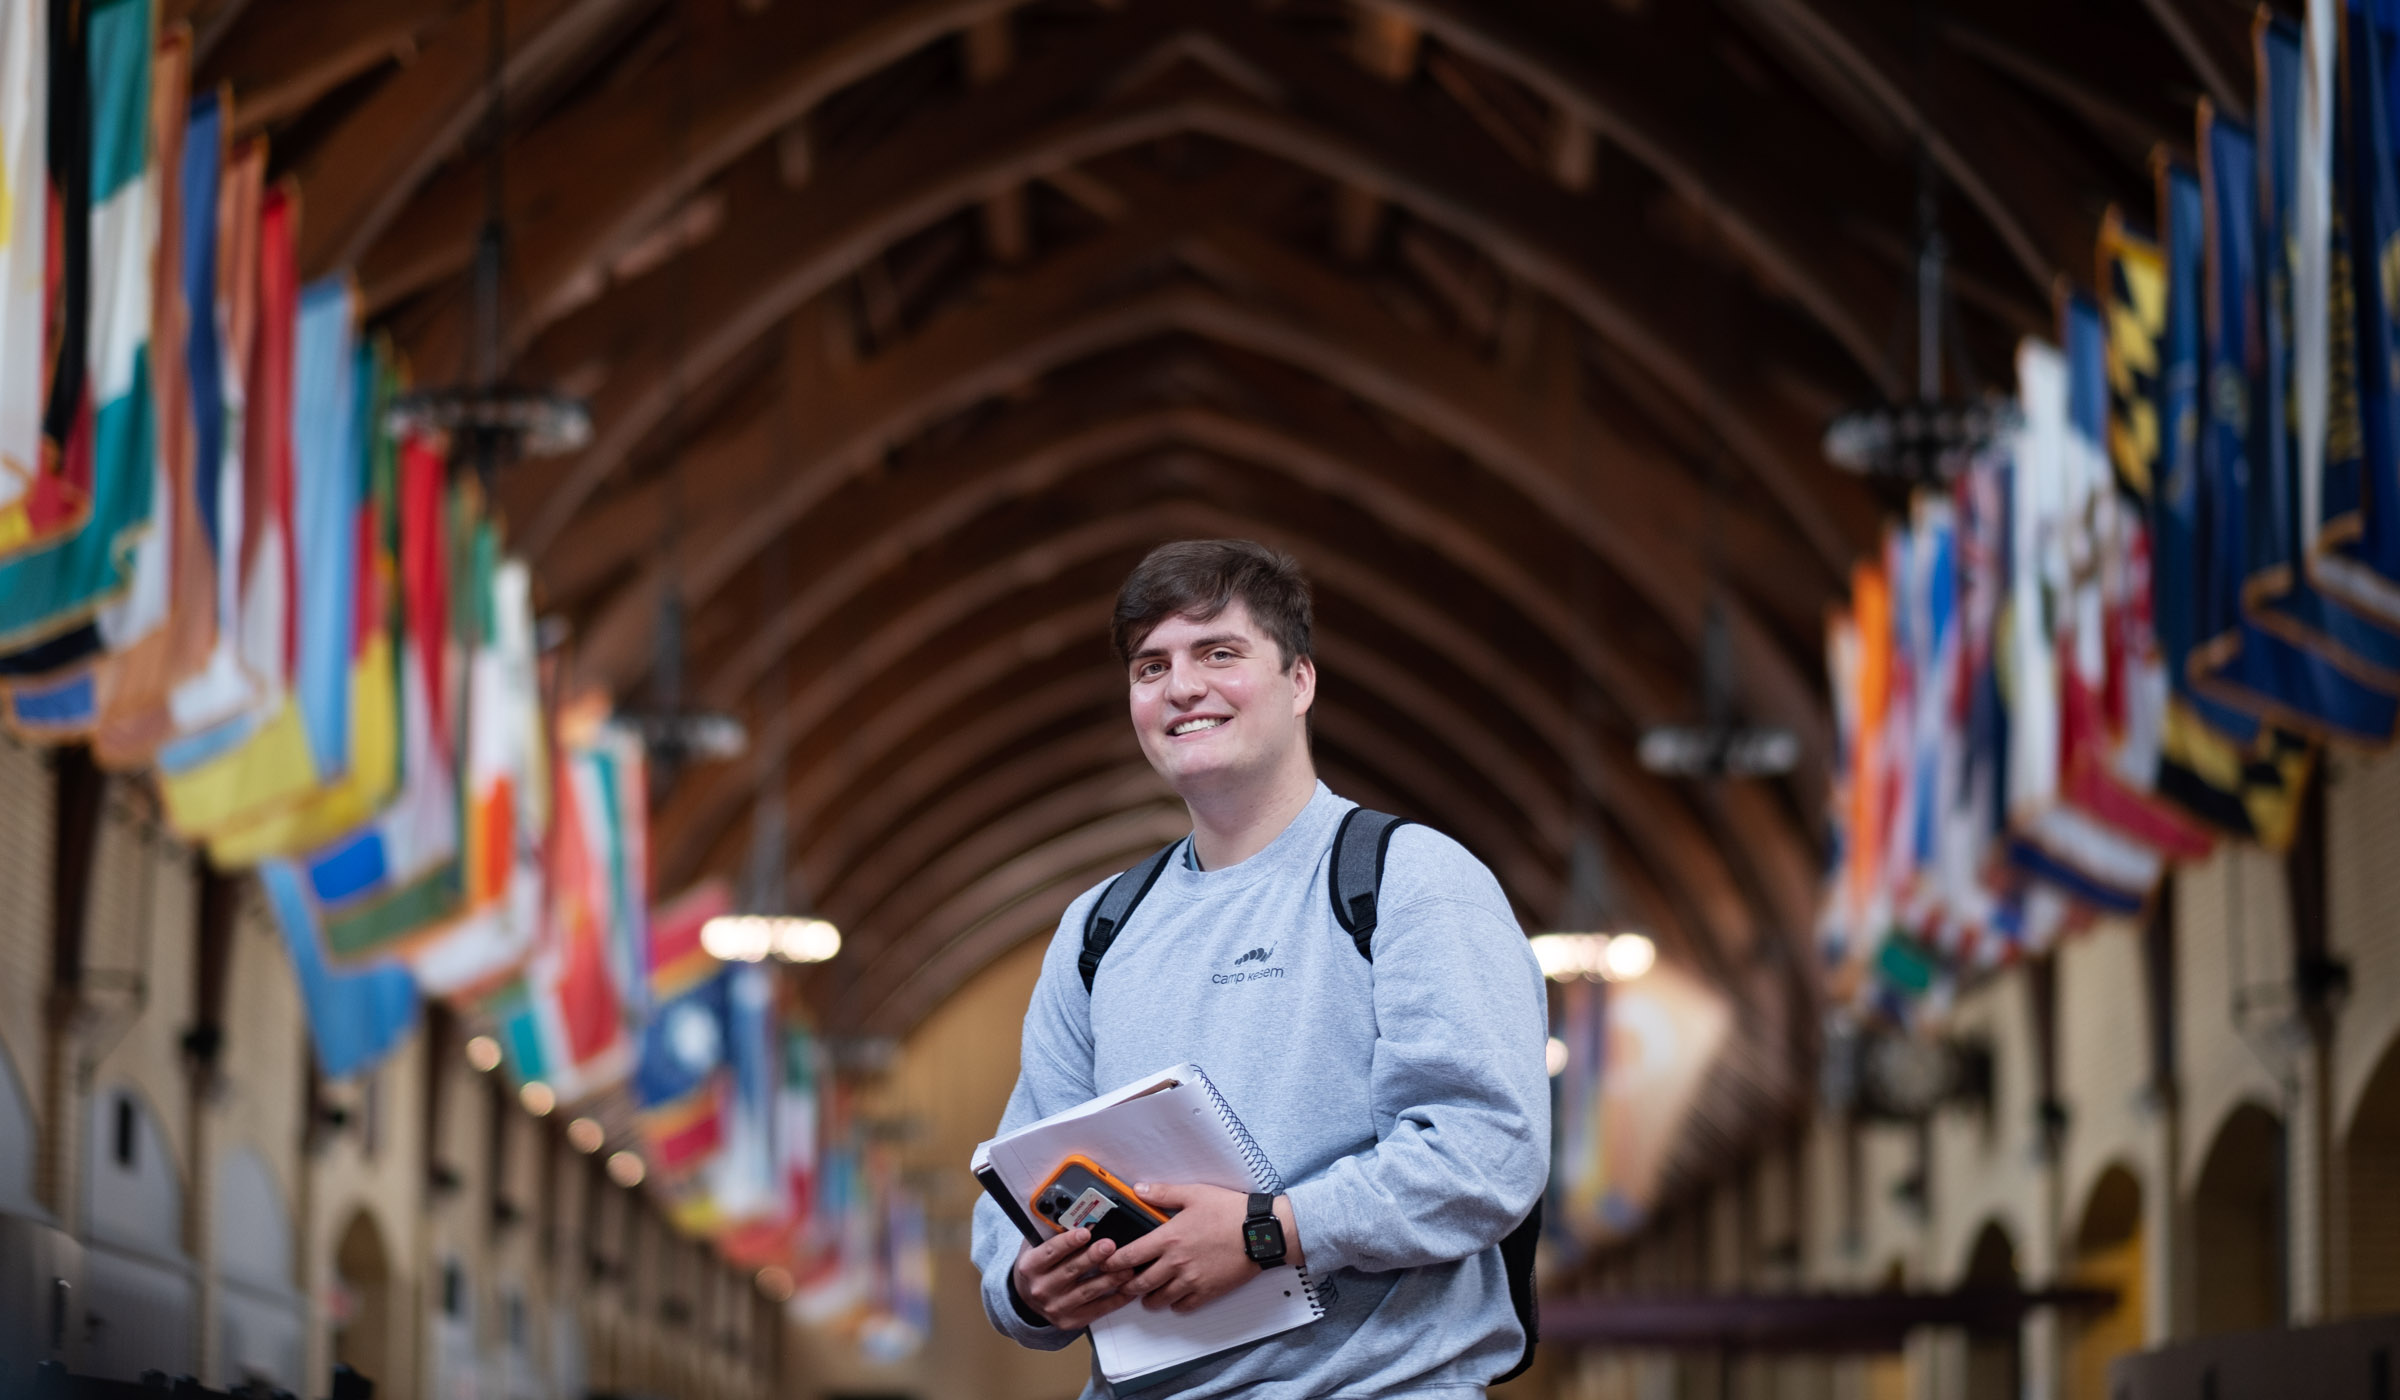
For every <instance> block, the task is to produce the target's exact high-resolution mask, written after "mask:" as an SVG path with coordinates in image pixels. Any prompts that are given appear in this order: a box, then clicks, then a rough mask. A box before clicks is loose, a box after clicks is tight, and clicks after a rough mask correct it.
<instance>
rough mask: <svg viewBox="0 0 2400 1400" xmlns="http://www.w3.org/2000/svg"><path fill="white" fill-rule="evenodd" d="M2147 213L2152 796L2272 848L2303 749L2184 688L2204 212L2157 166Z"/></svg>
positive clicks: (2199, 413)
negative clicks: (2159, 271) (2155, 333)
mask: <svg viewBox="0 0 2400 1400" xmlns="http://www.w3.org/2000/svg"><path fill="white" fill-rule="evenodd" d="M2159 215H2160V217H2159V223H2160V227H2161V228H2163V229H2164V230H2165V233H2166V248H2165V254H2166V256H2165V275H2166V293H2167V294H2166V317H2165V322H2164V325H2163V328H2162V333H2161V338H2160V350H2159V357H2160V369H2159V375H2158V388H2157V393H2158V399H2159V410H2158V422H2159V430H2160V440H2159V446H2160V458H2159V462H2158V465H2157V467H2156V468H2155V469H2154V471H2153V473H2152V475H2153V490H2152V491H2151V492H2150V494H2149V496H2148V520H2149V524H2150V531H2151V535H2150V538H2151V550H2150V572H2151V587H2150V600H2151V610H2152V611H2151V621H2152V627H2153V631H2154V635H2155V637H2156V641H2157V646H2158V651H2159V660H2160V668H2161V670H2162V671H2163V673H2164V675H2165V679H2166V682H2167V703H2166V711H2165V715H2164V718H2163V721H2162V724H2161V730H2160V735H2159V767H2158V776H2157V780H2156V782H2157V788H2158V791H2159V793H2160V795H2161V796H2163V797H2165V798H2167V799H2168V800H2169V801H2172V802H2174V803H2175V804H2176V805H2178V806H2180V807H2182V808H2183V809H2184V810H2185V811H2187V812H2189V813H2191V814H2192V815H2193V816H2195V817H2197V818H2199V819H2200V820H2201V821H2203V822H2206V823H2208V824H2209V825H2210V826H2213V827H2215V828H2216V829H2218V830H2220V831H2223V832H2226V833H2228V834H2230V835H2233V836H2237V837H2244V838H2247V839H2250V840H2254V841H2258V842H2260V843H2262V844H2264V845H2267V846H2269V847H2271V848H2274V849H2281V848H2282V846H2283V845H2284V844H2285V843H2286V842H2287V841H2288V840H2289V839H2290V835H2291V832H2292V824H2293V820H2294V818H2295V817H2296V816H2297V814H2298V811H2299V807H2298V804H2297V800H2296V799H2297V797H2298V794H2299V793H2300V791H2301V790H2302V788H2303V787H2305V786H2306V784H2307V781H2308V772H2309V768H2310V764H2311V757H2310V755H2311V748H2310V745H2309V743H2308V741H2307V740H2306V739H2304V738H2302V737H2301V736H2300V735H2298V734H2295V733H2293V732H2291V731H2289V730H2287V729H2284V728H2281V727H2279V726H2276V725H2269V724H2263V723H2261V722H2260V721H2259V720H2258V719H2257V717H2255V716H2254V715H2252V714H2250V713H2249V712H2248V711H2245V710H2241V709H2237V708H2234V707H2232V706H2229V705H2225V704H2222V703H2220V702H2218V701H2217V700H2215V699H2213V698H2211V697H2210V696H2208V695H2206V694H2204V693H2203V692H2202V691H2201V690H2200V689H2198V688H2197V687H2196V686H2195V685H2194V684H2193V679H2192V678H2193V676H2194V674H2195V668H2194V664H2193V651H2194V647H2195V645H2196V644H2197V642H2198V640H2199V638H2200V637H2201V635H2202V632H2201V612H2200V609H2201V605H2202V599H2203V595H2204V592H2205V591H2206V585H2205V580H2206V575H2207V569H2208V566H2209V564H2210V560H2209V558H2208V557H2207V556H2206V553H2205V548H2204V545H2205V532H2204V530H2203V526H2202V521H2201V517H2200V514H2199V510H2200V495H2201V484H2202V476H2203V472H2204V464H2203V462H2202V459H2201V446H2202V438H2203V426H2204V418H2205V417H2206V413H2205V406H2204V404H2203V403H2202V398H2201V365H2202V349H2203V334H2202V331H2203V327H2202V308H2203V306H2204V305H2205V304H2206V298H2207V267H2206V262H2205V257H2204V254H2205V241H2206V234H2205V228H2204V225H2205V209H2204V207H2203V203H2202V199H2201V189H2200V181H2199V177H2198V176H2197V175H2196V174H2195V173H2194V172H2193V171H2192V170H2190V169H2189V168H2188V167H2184V166H2179V165H2174V164H2167V163H2162V165H2161V166H2160V170H2159ZM2236 388H2237V391H2238V385H2236Z"/></svg>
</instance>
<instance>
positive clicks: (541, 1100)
mask: <svg viewBox="0 0 2400 1400" xmlns="http://www.w3.org/2000/svg"><path fill="white" fill-rule="evenodd" d="M517 1102H519V1103H522V1104H523V1105H525V1111H526V1112H527V1113H530V1114H532V1115H533V1116H534V1117H536V1118H547V1117H549V1116H550V1110H552V1109H554V1108H556V1107H558V1091H557V1090H555V1089H553V1088H551V1087H550V1086H549V1085H547V1084H544V1083H543V1082H542V1081H540V1080H539V1079H528V1080H526V1081H525V1087H524V1088H522V1089H519V1090H518V1091H517Z"/></svg>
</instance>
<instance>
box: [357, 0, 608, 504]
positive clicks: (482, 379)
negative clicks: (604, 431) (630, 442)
mask: <svg viewBox="0 0 2400 1400" xmlns="http://www.w3.org/2000/svg"><path fill="white" fill-rule="evenodd" d="M484 9H485V13H486V14H487V15H488V16H489V17H490V25H491V39H490V43H489V44H488V46H487V47H486V65H485V68H486V72H485V79H484V133H485V134H484V206H483V227H482V230H481V231H480V232H479V233H478V234H477V235H476V238H475V269H474V282H473V288H472V292H471V295H472V297H473V307H474V325H473V328H472V335H473V341H472V344H471V347H470V350H471V353H472V355H473V362H472V364H471V365H470V366H469V367H468V375H467V377H466V379H465V380H464V381H463V382H460V383H457V384H451V385H447V386H444V387H441V388H436V389H421V390H417V391H414V392H411V393H407V394H402V395H401V396H399V397H398V398H397V399H395V400H393V402H392V407H391V410H390V415H389V422H390V425H391V429H392V431H393V432H394V433H395V434H399V435H407V434H410V433H444V434H447V435H448V436H449V439H450V443H451V459H452V460H453V461H458V462H466V463H471V464H472V465H473V466H474V468H475V471H476V473H477V475H479V476H480V477H482V478H483V481H484V485H485V486H486V487H487V488H488V487H489V486H490V485H491V479H492V478H493V477H494V476H495V475H497V474H498V473H499V472H500V471H501V470H502V469H503V468H505V467H507V466H509V465H511V464H513V463H515V462H516V461H518V460H520V459H522V458H525V457H556V456H560V455H563V454H565V453H569V452H574V451H577V450H579V449H581V448H582V447H583V445H584V444H585V443H587V442H589V441H591V436H592V417H591V413H590V411H589V410H588V409H586V408H585V406H584V404H583V402H582V400H580V399H575V398H571V397H569V396H567V395H565V394H561V393H558V392H557V391H555V390H551V389H543V388H535V387H529V386H526V385H520V384H512V383H509V382H507V381H506V380H505V379H504V378H503V377H502V374H501V369H502V361H503V358H504V351H503V348H502V340H501V329H502V327H501V319H502V304H501V303H502V290H503V283H504V281H505V274H506V270H507V263H508V223H507V209H508V200H507V194H508V185H507V166H506V155H507V139H508V122H507V111H506V99H507V84H506V82H505V81H504V76H503V70H504V69H505V68H506V66H507V57H508V26H507V4H506V0H484Z"/></svg>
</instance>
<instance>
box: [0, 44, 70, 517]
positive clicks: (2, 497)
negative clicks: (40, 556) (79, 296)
mask: <svg viewBox="0 0 2400 1400" xmlns="http://www.w3.org/2000/svg"><path fill="white" fill-rule="evenodd" d="M49 9H50V7H49V5H48V3H46V0H38V2H37V0H19V3H15V4H11V5H8V6H6V7H4V8H0V200H4V201H5V202H4V203H0V558H5V557H6V556H7V555H9V554H11V553H14V552H15V551H16V550H18V549H21V548H23V547H24V546H25V544H26V543H28V542H30V541H32V540H34V539H36V538H38V537H40V536H41V535H44V534H46V533H48V532H49V531H48V529H46V528H39V527H37V526H36V523H35V522H36V519H37V518H38V517H39V516H42V515H52V516H54V515H55V513H56V512H57V510H58V509H59V506H60V502H59V501H58V500H57V495H58V493H59V490H60V485H61V483H60V481H59V478H58V476H57V475H56V474H55V473H52V472H49V471H46V470H44V461H45V453H44V451H43V447H42V407H43V403H42V398H43V390H44V389H45V388H47V387H48V383H49V362H48V357H47V356H45V355H44V354H43V340H42V337H43V330H44V325H45V322H46V320H47V314H48V311H49V306H50V287H49V262H48V259H49V256H50V243H49V232H50V228H49V224H50V207H49V206H50V201H49V193H50V190H49V184H50V181H49V168H48V167H49V140H50V122H49V110H48V108H49V102H50V83H49V77H50V34H49V29H50V26H49ZM51 528H54V527H51Z"/></svg>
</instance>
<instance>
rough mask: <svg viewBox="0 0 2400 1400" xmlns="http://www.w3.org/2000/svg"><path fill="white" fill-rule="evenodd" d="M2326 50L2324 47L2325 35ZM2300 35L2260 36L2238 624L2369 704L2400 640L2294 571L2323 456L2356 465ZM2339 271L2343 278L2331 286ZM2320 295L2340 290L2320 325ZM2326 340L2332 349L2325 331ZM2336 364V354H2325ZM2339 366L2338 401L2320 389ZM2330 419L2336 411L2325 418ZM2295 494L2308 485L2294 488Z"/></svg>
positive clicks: (2268, 29)
mask: <svg viewBox="0 0 2400 1400" xmlns="http://www.w3.org/2000/svg"><path fill="white" fill-rule="evenodd" d="M2327 38H2328V42H2330V35H2329V34H2328V36H2327ZM2307 68H2308V64H2307V62H2306V60H2305V58H2304V54H2303V49H2302V43H2301V35H2300V33H2299V32H2298V31H2297V30H2295V29H2294V28H2293V26H2292V25H2290V24H2289V23H2286V22H2281V21H2271V22H2268V23H2266V24H2264V25H2263V26H2262V27H2261V29H2260V33H2259V103H2258V114H2259V130H2258V154H2259V161H2260V184H2259V190H2260V204H2259V246H2260V248H2261V249H2262V250H2263V252H2264V253H2265V254H2266V256H2265V257H2264V258H2263V260H2262V262H2263V266H2262V267H2261V269H2260V270H2261V271H2262V272H2263V273H2264V277H2263V280H2262V281H2261V284H2260V285H2261V288H2262V290H2263V293H2264V300H2263V306H2262V313H2261V317H2260V321H2259V326H2260V332H2261V343H2262V349H2263V355H2264V363H2263V371H2262V372H2263V379H2261V380H2259V381H2257V382H2258V383H2259V384H2260V388H2261V394H2260V398H2259V403H2260V405H2261V411H2262V413H2263V415H2264V420H2263V422H2262V423H2261V424H2260V425H2259V430H2258V431H2257V432H2256V433H2255V434H2254V440H2255V449H2254V451H2253V453H2252V455H2251V459H2250V475H2249V493H2248V502H2247V524H2248V537H2247V540H2246V545H2247V550H2248V554H2247V559H2246V564H2245V583H2244V591H2243V611H2244V617H2245V618H2246V619H2247V620H2248V621H2249V622H2250V623H2251V624H2253V625H2254V626H2255V627H2257V628H2258V629H2259V630H2261V631H2266V632H2272V633H2274V634H2275V635H2277V636H2279V637H2281V638H2283V639H2284V640H2285V641H2287V642H2290V643H2291V644H2292V645H2294V646H2296V647H2299V648H2300V649H2302V650H2304V651H2306V652H2309V653H2311V654H2313V655H2316V656H2321V657H2323V658H2325V659H2326V660H2327V661H2330V662H2332V663H2333V664H2334V666H2335V667H2337V668H2338V669H2340V670H2341V671H2342V672H2343V673H2344V674H2345V675H2348V676H2350V677H2351V678H2353V679H2355V680H2357V681H2358V682H2360V683H2361V684H2363V685H2365V686H2368V687H2371V688H2373V689H2374V690H2376V691H2380V692H2383V693H2385V694H2390V695H2400V633H2395V632H2390V631H2386V630H2384V629H2383V628H2380V627H2377V626H2375V625H2374V624H2373V623H2372V622H2370V621H2369V620H2367V619H2365V618H2363V617H2361V616H2359V615H2358V614H2356V613H2353V612H2351V611H2349V610H2348V609H2346V608H2343V607H2341V606H2339V605H2338V604H2336V603H2335V602H2334V601H2333V600H2331V599H2329V598H2327V597H2326V596H2325V595H2324V594H2322V593H2319V592H2318V591H2317V590H2316V588H2315V587H2314V585H2312V584H2311V583H2310V582H2309V580H2308V577H2307V571H2306V569H2305V568H2304V567H2303V565H2304V561H2305V556H2306V548H2307V545H2308V542H2309V536H2310V535H2313V531H2308V532H2306V533H2304V529H2303V524H2302V522H2303V520H2305V519H2308V518H2310V513H2311V508H2312V507H2313V506H2314V505H2315V504H2316V500H2315V498H2316V497H2317V495H2318V494H2319V492H2318V489H2317V484H2318V483H2319V482H2320V481H2321V478H2322V474H2323V472H2324V470H2325V467H2326V456H2327V451H2328V446H2329V442H2328V433H2331V434H2332V441H2331V443H2330V446H2331V447H2332V448H2333V450H2334V455H2335V456H2336V457H2337V458H2338V459H2339V461H2340V464H2341V468H2342V470H2343V471H2344V472H2354V471H2355V470H2356V468H2357V465H2358V460H2357V459H2358V447H2359V432H2358V419H2357V408H2358V396H2357V394H2356V392H2355V387H2356V381H2355V378H2354V374H2355V364H2356V360H2355V355H2354V354H2353V346H2352V343H2351V341H2352V334H2351V333H2352V330H2353V328H2354V327H2353V322H2352V320H2351V317H2350V315H2349V310H2350V307H2349V297H2348V286H2349V279H2348V276H2347V264H2348V258H2347V255H2346V253H2340V252H2337V250H2335V249H2333V248H2331V247H2330V246H2329V239H2330V238H2332V237H2333V236H2334V234H2335V233H2337V232H2339V231H2340V226H2339V225H2336V226H2335V227H2334V228H2333V229H2328V228H2327V227H2326V226H2325V225H2326V223H2327V220H2326V217H2325V210H2324V209H2323V208H2321V207H2319V206H2320V205H2321V204H2322V203H2323V200H2322V196H2323V195H2324V190H2323V188H2322V185H2323V182H2324V177H2325V175H2326V173H2327V170H2328V169H2329V168H2330V163H2331V160H2330V150H2329V149H2328V148H2327V147H2326V145H2325V143H2324V142H2323V141H2322V140H2320V139H2317V138H2319V137H2321V136H2323V135H2324V133H2323V132H2321V131H2317V130H2316V129H2315V124H2314V123H2312V122H2311V121H2310V116H2311V114H2312V112H2313V110H2314V104H2313V102H2311V101H2310V100H2309V99H2310V91H2309V90H2310V88H2311V87H2312V86H2314V84H2312V83H2311V81H2310V79H2309V76H2308V73H2307ZM2337 257H2338V260H2339V261H2341V262H2342V264H2343V266H2344V275H2343V276H2342V277H2341V278H2338V279H2330V280H2329V278H2328V275H2327V266H2328V264H2329V262H2330V261H2333V260H2335V259H2336V258H2337ZM2328 286H2337V287H2339V288H2340V289H2341V290H2342V293H2343V296H2342V305H2341V308H2340V311H2341V314H2340V315H2338V316H2332V317H2328V315H2327V312H2326V306H2325V292H2326V290H2327V288H2328ZM2329 328H2338V329H2339V331H2340V340H2339V344H2338V345H2329V344H2328V341H2327V331H2328V329H2329ZM2337 352H2338V353H2337ZM2337 364H2338V366H2339V367H2340V371H2341V379H2342V386H2341V387H2342V389H2343V390H2344V392H2342V393H2340V394H2339V395H2336V394H2335V393H2334V392H2333V390H2334V387H2335V386H2334V385H2333V384H2332V383H2331V382H2330V381H2331V377H2332V371H2333V369H2334V367H2335V366H2336V365H2337ZM2337 411H2338V412H2337ZM2304 483H2306V484H2305V485H2304Z"/></svg>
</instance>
